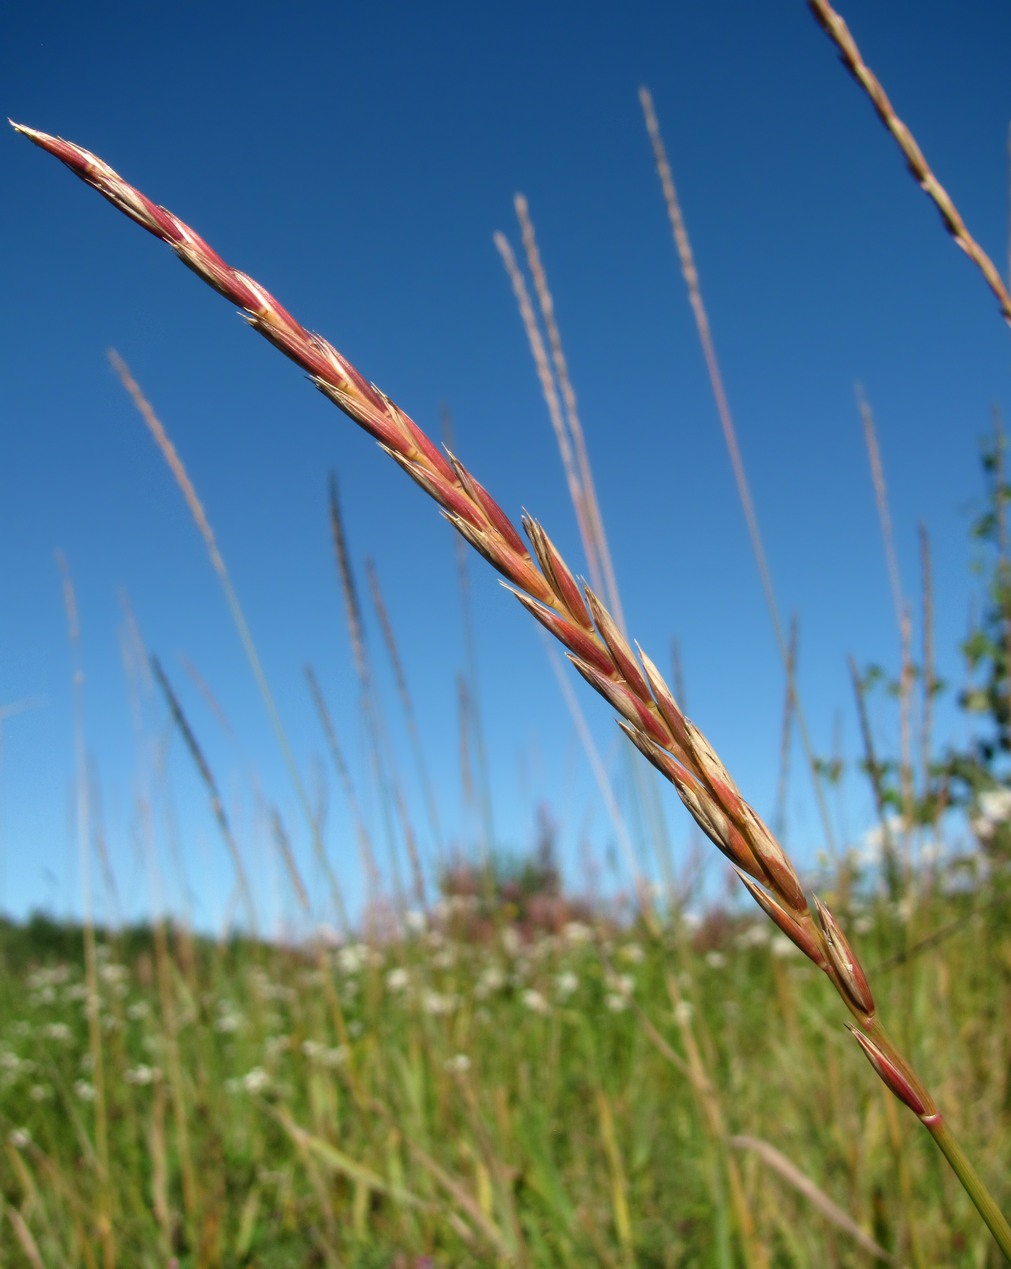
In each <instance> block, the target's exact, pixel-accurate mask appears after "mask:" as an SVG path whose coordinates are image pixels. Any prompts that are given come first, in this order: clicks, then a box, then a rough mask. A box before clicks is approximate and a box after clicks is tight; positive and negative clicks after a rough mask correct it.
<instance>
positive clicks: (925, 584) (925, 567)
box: [917, 523, 944, 827]
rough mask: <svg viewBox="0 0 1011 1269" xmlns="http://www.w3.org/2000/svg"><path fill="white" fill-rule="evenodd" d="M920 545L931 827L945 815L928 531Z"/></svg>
mask: <svg viewBox="0 0 1011 1269" xmlns="http://www.w3.org/2000/svg"><path fill="white" fill-rule="evenodd" d="M917 537H918V539H919V544H920V613H921V616H920V622H921V626H922V631H921V645H920V659H921V661H922V667H921V673H920V787H921V788H922V789H923V793H924V796H925V797H926V798H929V799H930V806H931V824H933V825H934V826H935V827H936V825H937V824H938V823H939V822H940V818H941V815H942V813H943V811H944V806H943V805H942V800H943V799H942V798H938V799H936V800H935V798H934V796H933V788H932V770H931V767H932V762H931V754H932V753H933V744H934V697H935V695H936V694H937V668H936V667H937V661H936V657H935V655H934V570H933V564H932V562H931V554H930V538H929V536H928V534H927V527H926V525H925V524H923V523H920V524H919V525H918V526H917Z"/></svg>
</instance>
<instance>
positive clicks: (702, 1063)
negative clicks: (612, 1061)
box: [664, 969, 769, 1269]
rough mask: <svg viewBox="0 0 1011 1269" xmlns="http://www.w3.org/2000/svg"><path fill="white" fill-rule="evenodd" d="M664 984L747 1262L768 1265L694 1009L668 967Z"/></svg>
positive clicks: (763, 1268) (760, 1267) (763, 1267)
mask: <svg viewBox="0 0 1011 1269" xmlns="http://www.w3.org/2000/svg"><path fill="white" fill-rule="evenodd" d="M664 984H665V985H666V988H667V996H668V998H669V1000H670V1003H671V1012H672V1014H673V1017H674V1021H675V1023H676V1025H677V1028H678V1032H679V1034H680V1036H681V1043H682V1044H683V1045H684V1050H685V1056H686V1065H687V1069H688V1077H689V1082H690V1084H691V1087H692V1093H693V1094H694V1096H695V1101H696V1104H697V1106H698V1108H699V1113H700V1115H701V1118H702V1121H703V1123H704V1124H705V1127H706V1135H707V1138H708V1140H709V1141H710V1142H712V1143H713V1146H714V1147H715V1150H716V1152H717V1153H718V1161H719V1166H720V1169H721V1171H722V1173H723V1174H724V1176H725V1177H726V1180H727V1185H728V1186H729V1189H730V1202H731V1206H732V1207H733V1210H734V1216H735V1218H736V1221H737V1231H738V1237H739V1241H740V1245H741V1254H742V1256H743V1259H744V1263H745V1264H746V1265H747V1266H749V1269H750V1267H751V1266H752V1265H754V1266H755V1269H767V1266H768V1265H769V1253H768V1251H767V1250H766V1247H765V1245H764V1243H762V1242H760V1241H759V1238H758V1229H757V1226H756V1224H755V1218H754V1215H753V1214H752V1211H751V1205H750V1203H749V1202H748V1198H747V1194H746V1193H745V1187H744V1179H743V1177H742V1176H741V1170H740V1167H739V1165H738V1162H737V1159H736V1157H735V1156H734V1154H733V1152H732V1151H731V1149H730V1134H729V1133H728V1131H727V1125H726V1118H725V1113H724V1109H723V1104H722V1101H721V1100H720V1097H719V1094H718V1092H717V1090H716V1088H715V1087H714V1085H713V1082H712V1080H711V1079H710V1078H709V1066H708V1064H707V1063H706V1060H705V1058H704V1056H703V1053H702V1050H701V1048H700V1046H699V1041H698V1038H697V1037H696V1035H695V1030H694V1028H693V1026H692V1012H693V1011H692V1009H691V1006H690V1004H689V1002H687V1001H686V1000H685V998H684V995H683V994H682V991H681V986H680V983H679V982H678V976H677V975H676V974H674V973H672V972H671V971H670V970H669V969H667V970H665V972H664Z"/></svg>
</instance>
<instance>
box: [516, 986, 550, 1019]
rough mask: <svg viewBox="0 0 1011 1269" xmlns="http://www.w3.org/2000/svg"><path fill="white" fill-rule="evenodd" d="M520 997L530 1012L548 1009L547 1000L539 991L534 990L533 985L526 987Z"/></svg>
mask: <svg viewBox="0 0 1011 1269" xmlns="http://www.w3.org/2000/svg"><path fill="white" fill-rule="evenodd" d="M520 999H521V1000H522V1001H523V1004H524V1005H525V1006H526V1008H527V1009H529V1010H530V1012H531V1013H541V1014H544V1013H547V1012H548V1009H549V1005H548V1002H547V1001H546V1000H545V999H544V997H543V996H542V995H541V993H540V992H539V991H535V990H534V988H533V987H528V988H527V989H526V991H524V992H523V993H522V994H521V996H520Z"/></svg>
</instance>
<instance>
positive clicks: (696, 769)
mask: <svg viewBox="0 0 1011 1269" xmlns="http://www.w3.org/2000/svg"><path fill="white" fill-rule="evenodd" d="M15 127H17V129H18V131H20V132H22V133H23V134H24V135H26V136H27V137H28V138H29V139H30V140H32V141H33V142H34V143H35V144H37V145H39V146H40V147H41V148H43V149H45V150H47V151H48V152H49V153H51V154H53V155H55V156H56V157H58V158H60V159H61V161H62V162H64V163H65V164H66V165H67V166H68V167H69V168H70V169H71V170H72V171H74V172H75V173H76V174H77V175H78V176H80V177H81V178H82V179H84V180H85V181H87V182H88V183H89V184H91V185H92V186H93V187H94V188H96V189H97V190H98V191H99V192H100V193H102V194H103V196H104V197H106V198H107V199H108V200H109V201H110V202H112V203H113V204H114V205H115V206H116V207H118V208H119V209H120V210H121V211H123V212H124V213H125V214H127V215H128V216H130V217H131V219H133V220H136V221H137V222H138V223H139V224H140V225H141V226H142V227H144V228H145V229H147V230H148V232H150V233H152V234H153V235H154V236H156V237H158V238H161V239H162V240H163V241H165V242H167V243H168V244H170V245H171V246H172V247H173V249H174V250H175V251H176V253H177V254H178V255H179V256H180V258H181V259H182V260H183V261H184V262H185V263H186V264H187V265H188V266H189V267H190V268H191V269H192V270H193V271H194V272H196V273H197V274H198V275H199V276H200V277H202V278H203V279H204V281H206V282H207V283H208V284H209V285H211V286H213V287H214V289H215V290H217V291H219V292H220V293H221V294H222V295H224V296H225V297H226V298H228V299H229V300H230V301H231V302H232V303H235V304H237V305H239V307H241V308H242V309H243V310H244V311H245V313H246V317H247V320H248V321H249V323H250V325H252V326H253V328H254V329H255V330H257V331H258V332H259V333H260V334H262V335H264V336H265V338H267V339H269V341H270V342H271V343H273V344H274V345H275V346H276V347H277V348H279V349H280V350H281V351H282V352H284V353H285V355H286V356H288V357H290V358H291V359H292V360H293V361H295V362H296V363H297V364H298V365H300V366H301V367H302V368H303V369H305V370H306V371H307V373H308V374H309V376H310V378H311V380H312V382H313V383H314V384H315V385H316V386H317V387H318V388H319V389H320V391H322V392H323V393H324V394H325V395H326V396H328V397H329V398H330V399H331V400H333V401H334V402H335V404H337V405H338V406H339V407H340V408H341V409H342V410H343V411H344V413H346V414H347V415H348V417H349V418H351V419H352V420H353V421H354V422H356V423H357V424H358V425H359V426H360V427H362V428H363V429H365V430H366V431H367V432H368V433H369V434H370V435H372V436H373V437H374V438H375V439H376V440H378V441H379V443H380V446H381V447H382V448H383V450H384V451H385V452H386V453H387V454H388V455H389V456H390V457H391V458H392V459H393V460H394V461H395V462H396V463H397V464H398V465H399V466H401V467H402V468H403V469H404V470H405V471H406V472H407V473H408V475H410V476H411V477H412V479H413V480H414V481H415V482H416V483H417V484H419V485H420V486H421V487H422V488H423V489H424V490H425V491H426V492H427V493H428V494H429V496H430V497H432V498H433V500H434V501H435V502H436V503H437V504H438V505H439V506H440V508H441V509H442V512H443V514H444V515H445V517H446V518H447V519H448V520H449V522H450V523H451V524H452V525H453V526H454V527H455V528H456V529H457V531H458V532H459V533H461V534H462V535H463V536H464V537H465V538H466V539H467V541H468V542H469V543H470V544H471V545H472V546H473V547H474V549H475V550H477V551H478V552H479V554H481V555H482V556H484V558H485V559H487V560H488V561H489V562H490V563H491V564H492V565H493V566H494V567H495V568H496V569H497V570H498V571H499V572H500V573H501V574H502V575H503V577H504V578H505V579H506V582H507V589H509V590H511V591H512V593H513V594H514V595H515V596H516V598H517V600H518V601H519V602H520V603H521V604H522V605H523V607H524V608H526V610H527V611H528V612H529V613H530V614H531V615H532V616H533V617H534V618H535V619H536V620H538V621H539V622H540V623H541V624H542V625H543V626H545V628H546V629H548V630H549V631H550V632H551V633H552V634H554V635H555V637H556V638H557V639H558V640H559V641H560V642H561V643H562V645H563V646H564V647H565V648H566V650H567V653H568V655H569V657H570V659H571V661H572V663H573V665H574V666H575V668H576V669H577V670H578V671H579V673H580V674H581V675H582V676H583V678H585V679H586V681H587V682H588V683H589V684H590V686H591V687H592V688H593V689H594V690H595V691H596V692H598V693H599V694H600V695H602V696H603V697H604V698H605V700H607V701H608V702H609V703H610V704H611V706H612V707H613V708H614V709H615V710H616V712H617V713H618V714H620V715H621V716H622V717H621V720H620V722H619V725H620V726H621V728H622V730H623V732H624V733H625V735H626V736H627V737H628V739H629V740H631V741H632V743H633V744H634V745H635V746H636V748H638V749H639V751H640V752H641V753H642V754H643V756H644V757H646V758H647V759H648V760H649V761H650V762H651V763H652V764H653V765H654V766H655V767H657V769H658V770H659V771H660V772H661V773H662V774H663V775H665V776H666V778H667V779H668V780H669V781H670V782H671V783H672V784H673V785H674V787H675V789H676V791H677V793H678V795H679V797H680V798H681V800H682V802H683V803H684V804H685V806H686V808H687V809H688V810H689V812H690V814H691V815H692V816H693V817H694V818H695V820H696V822H697V823H699V824H700V826H701V827H702V828H703V830H704V831H705V832H706V834H707V836H708V837H709V838H710V840H711V841H712V842H713V844H714V845H715V846H716V847H717V848H718V849H719V850H720V851H721V852H722V853H723V854H724V855H726V856H727V857H728V858H729V859H730V860H731V862H732V863H733V865H734V867H735V870H736V872H737V875H738V877H739V878H740V880H741V882H742V884H743V885H744V886H745V888H746V889H747V891H748V893H749V894H750V895H751V896H752V898H753V899H754V900H755V902H756V903H758V905H759V906H760V907H761V908H762V909H763V911H764V912H765V913H766V915H767V916H768V917H769V918H770V919H771V920H772V921H773V922H774V924H776V925H777V926H778V927H779V929H780V930H781V931H782V932H783V933H784V934H786V935H787V937H788V938H790V939H791V941H792V942H793V943H794V944H795V945H796V946H797V947H798V948H799V949H800V950H801V951H802V952H804V954H805V956H807V958H808V959H809V960H811V961H812V962H813V963H814V965H815V966H816V967H817V968H818V969H820V970H821V971H822V973H824V974H825V976H826V977H827V978H828V980H829V981H830V983H831V984H832V986H833V988H834V989H835V991H836V993H837V995H838V996H839V998H840V999H841V1001H842V1002H843V1004H844V1006H845V1008H846V1009H847V1011H848V1012H849V1013H850V1015H851V1017H852V1018H853V1020H854V1025H851V1026H850V1028H849V1029H850V1031H851V1033H852V1034H853V1036H854V1039H855V1040H856V1042H857V1043H858V1044H859V1045H860V1047H861V1049H862V1050H863V1053H864V1055H865V1056H866V1057H867V1059H868V1061H869V1062H870V1063H871V1066H872V1067H873V1069H874V1071H875V1072H876V1074H877V1075H878V1077H879V1078H880V1079H881V1080H882V1082H883V1083H884V1084H885V1086H886V1087H887V1088H888V1089H889V1090H890V1091H891V1092H892V1093H893V1094H894V1095H895V1096H896V1097H897V1098H898V1099H899V1100H900V1101H901V1102H902V1103H903V1104H904V1105H906V1106H907V1107H908V1108H909V1109H910V1110H912V1111H913V1113H914V1114H915V1115H916V1116H917V1118H918V1119H919V1120H920V1121H921V1122H922V1123H923V1124H924V1126H925V1127H926V1128H927V1129H928V1131H929V1132H931V1134H932V1135H933V1136H934V1137H935V1140H936V1141H937V1143H938V1145H939V1147H940V1148H941V1149H942V1151H943V1153H944V1154H945V1157H946V1158H948V1160H949V1162H950V1163H951V1166H952V1168H953V1169H954V1170H955V1172H956V1175H958V1177H959V1179H960V1180H961V1181H962V1183H963V1185H964V1186H965V1187H966V1189H967V1190H968V1192H969V1194H970V1196H971V1197H972V1199H973V1202H974V1203H975V1204H976V1206H977V1207H978V1209H979V1210H980V1212H981V1214H982V1215H983V1216H984V1219H985V1220H986V1222H987V1225H988V1227H989V1228H990V1230H991V1232H992V1233H993V1235H994V1237H995V1239H996V1240H997V1241H998V1243H999V1244H1000V1246H1001V1248H1002V1250H1004V1251H1005V1254H1007V1255H1008V1256H1009V1257H1011V1225H1009V1224H1008V1222H1007V1221H1006V1220H1005V1219H1004V1217H1003V1216H1001V1214H1000V1213H999V1212H998V1211H997V1208H996V1204H995V1203H994V1201H993V1198H992V1196H991V1195H990V1194H989V1192H988V1191H987V1190H986V1189H985V1188H984V1186H983V1185H982V1183H981V1181H980V1179H979V1177H978V1176H977V1175H976V1174H975V1173H974V1171H973V1170H972V1169H971V1167H970V1165H969V1164H968V1161H967V1160H966V1159H965V1157H964V1155H963V1154H962V1152H961V1151H960V1150H959V1149H958V1147H957V1146H956V1145H955V1143H954V1140H953V1138H952V1135H951V1130H950V1128H949V1127H948V1126H947V1124H946V1123H945V1121H944V1120H943V1118H942V1116H941V1113H940V1111H939V1110H938V1108H937V1106H936V1104H935V1103H934V1101H933V1098H932V1097H931V1095H930V1094H929V1092H928V1091H927V1089H926V1087H925V1086H924V1084H923V1083H922V1081H921V1080H920V1079H919V1077H918V1076H917V1075H916V1074H915V1072H914V1071H913V1069H912V1067H911V1065H910V1064H909V1062H908V1061H907V1060H906V1058H905V1057H904V1056H903V1055H902V1053H901V1052H900V1050H899V1049H898V1047H897V1046H896V1045H895V1043H894V1042H893V1041H892V1040H891V1038H890V1037H889V1035H888V1034H887V1032H886V1031H885V1029H884V1027H883V1026H882V1024H881V1021H880V1019H879V1018H878V1014H877V1007H876V1005H875V1002H874V997H873V994H872V992H871V988H870V984H869V983H868V981H867V978H866V975H865V974H864V971H863V968H862V967H861V965H860V962H859V960H858V958H857V956H856V953H855V951H854V950H853V948H852V947H851V945H850V943H849V940H848V939H847V938H846V936H845V934H844V933H843V931H842V929H841V928H840V926H839V924H838V922H837V921H836V920H835V918H834V916H833V915H832V913H831V911H830V910H829V909H828V908H827V907H826V905H825V904H824V903H822V902H821V901H820V900H818V899H817V898H816V897H813V896H812V900H811V901H810V903H811V905H813V911H812V907H811V906H809V900H808V897H807V895H806V894H805V891H804V888H803V886H802V884H801V881H800V878H799V876H798V874H797V872H796V869H795V868H794V866H793V864H792V862H791V861H790V859H789V858H788V857H787V855H786V854H785V852H784V851H783V849H782V847H781V846H780V844H779V843H778V842H777V841H776V839H775V838H774V837H773V836H772V834H771V832H770V831H769V829H768V827H767V826H766V825H765V824H764V823H763V821H762V820H761V818H760V817H759V816H758V814H757V813H756V812H755V811H754V809H753V808H752V807H751V806H750V805H749V804H748V803H747V802H746V801H745V800H744V798H743V797H742V796H741V793H740V791H739V790H738V788H737V786H736V784H735V783H734V781H733V778H732V777H731V775H730V773H729V772H728V771H727V769H726V768H725V767H724V766H723V764H722V762H721V761H720V759H719V758H718V756H717V755H716V753H715V752H714V750H713V749H712V747H711V746H710V744H709V742H708V741H707V740H706V738H705V737H704V736H703V734H702V733H701V732H700V731H699V730H698V728H696V727H695V726H694V724H693V723H692V722H691V721H690V720H689V719H688V718H686V717H685V715H684V713H683V711H682V710H681V709H680V708H679V707H678V705H677V702H676V701H675V699H674V697H673V695H672V694H671V692H670V689H669V688H668V686H667V684H666V683H665V682H664V680H663V678H662V676H661V675H660V673H659V671H658V670H657V668H656V666H655V665H654V664H653V662H652V661H651V660H650V658H649V657H648V656H647V654H646V653H645V652H644V651H643V650H642V649H641V648H637V653H638V656H637V655H636V653H635V652H633V651H632V648H631V646H630V645H629V644H628V642H627V641H626V640H625V639H624V637H623V636H622V635H621V633H620V632H619V630H618V629H617V626H616V623H615V622H614V619H613V618H612V617H611V615H610V614H609V613H608V611H607V609H606V608H605V607H604V605H603V604H602V603H601V601H600V600H599V599H598V597H597V596H596V595H595V594H594V592H593V590H592V589H591V588H590V587H586V586H584V587H583V588H582V590H580V588H579V587H578V586H577V584H576V582H575V578H574V577H573V575H572V572H571V570H570V569H569V568H568V566H567V565H566V564H565V561H564V560H563V559H562V557H561V555H560V554H559V553H558V551H557V549H556V548H555V547H554V544H553V543H552V542H551V540H550V538H549V537H548V536H547V534H546V533H545V531H544V529H543V528H542V526H541V525H540V524H539V523H538V522H537V521H536V520H533V519H531V518H530V517H529V516H525V517H524V518H523V527H524V529H525V531H526V534H527V538H528V540H529V542H530V546H531V549H532V551H533V555H531V553H530V550H528V549H527V547H526V546H525V545H524V543H523V540H522V538H521V537H520V536H519V533H518V532H517V530H516V529H515V527H514V526H513V524H512V523H511V521H510V520H509V519H508V518H507V517H506V515H505V513H504V511H503V510H502V508H501V507H500V506H499V505H498V504H497V503H496V502H495V501H494V499H493V498H492V497H491V495H490V494H489V493H488V492H487V490H486V489H485V488H484V486H483V485H481V484H480V483H479V482H478V481H477V479H476V478H475V477H474V476H473V475H472V474H471V473H470V472H469V471H468V470H467V468H466V467H464V465H463V464H462V463H461V462H460V461H459V459H457V458H455V457H454V456H453V455H446V456H444V455H443V454H442V453H440V451H439V450H438V449H437V447H436V446H435V445H434V444H433V442H432V441H431V439H430V438H429V437H428V436H427V435H426V434H425V432H423V431H422V429H421V428H420V427H418V425H417V424H416V423H415V422H414V421H413V420H412V419H410V418H409V417H408V416H407V415H406V414H404V413H403V411H401V410H400V409H398V407H397V406H395V405H394V404H393V402H392V401H390V399H389V398H388V397H387V396H385V395H384V394H383V393H382V392H381V391H380V389H378V388H377V387H375V385H373V384H371V383H370V382H369V381H368V380H367V379H365V378H364V376H363V375H362V374H361V373H360V372H359V371H358V370H356V369H355V368H354V367H353V366H352V365H351V364H350V363H349V362H348V361H347V360H346V359H345V358H344V357H342V356H341V354H340V353H339V352H338V351H337V350H336V349H335V348H334V347H333V346H332V345H331V344H329V343H328V342H327V341H326V340H324V339H323V338H322V337H321V336H319V335H313V334H310V333H309V331H307V330H306V329H305V328H304V327H303V326H301V325H300V324H299V323H298V322H297V321H296V320H295V318H294V317H292V316H291V314H290V313H288V312H287V310H286V309H284V308H283V307H282V306H281V305H280V304H279V303H278V302H277V300H275V299H274V297H273V296H271V295H270V294H269V293H268V292H267V291H265V290H264V289H263V288H262V287H261V286H259V284H258V283H256V282H254V281H253V280H252V279H251V278H249V277H247V276H246V275H245V274H243V273H240V272H238V271H237V270H235V269H232V268H231V267H230V266H229V265H227V264H226V263H225V261H224V260H222V258H221V257H220V256H219V255H218V254H217V253H216V252H215V251H213V249H212V248H211V247H210V246H209V245H208V244H207V243H206V242H204V241H203V239H202V238H200V237H199V236H198V235H197V234H196V233H195V232H194V231H193V230H192V229H190V228H189V227H188V226H187V225H185V224H184V223H183V222H182V221H180V220H179V219H178V218H177V217H175V216H173V215H172V213H170V212H168V211H167V210H166V209H164V208H160V207H158V206H156V205H155V204H154V203H152V202H151V200H150V199H148V198H146V197H145V196H144V195H143V194H141V193H140V191H139V190H136V189H134V188H133V187H132V186H130V185H128V184H127V183H126V182H125V181H123V180H122V178H121V177H120V176H119V175H118V174H117V173H116V172H114V171H113V170H112V169H111V168H110V167H109V166H108V165H107V164H105V163H103V162H102V161H101V160H100V159H98V158H96V157H95V156H94V155H92V154H90V153H89V152H88V151H86V150H83V149H81V148H80V147H79V146H75V145H73V144H72V143H70V142H67V141H64V140H62V139H60V138H57V137H52V136H48V135H47V134H45V133H41V132H37V131H36V130H34V129H30V128H25V127H23V126H21V125H15ZM534 556H536V562H535V560H534Z"/></svg>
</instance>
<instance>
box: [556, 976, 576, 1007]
mask: <svg viewBox="0 0 1011 1269" xmlns="http://www.w3.org/2000/svg"><path fill="white" fill-rule="evenodd" d="M578 987H579V977H578V975H576V974H574V973H573V972H572V970H571V969H566V970H563V971H562V973H560V974H559V975H558V977H557V978H556V979H555V993H556V994H557V996H558V998H559V999H560V1000H568V998H569V997H570V996H571V995H572V993H573V992H574V991H576V990H577V988H578Z"/></svg>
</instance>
